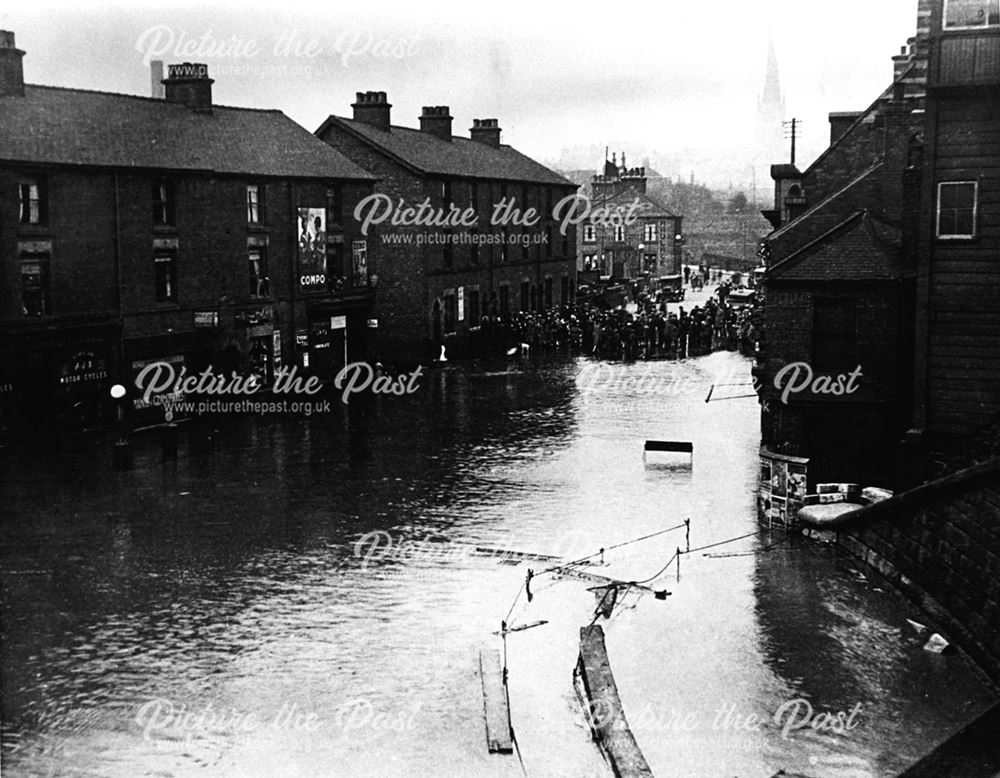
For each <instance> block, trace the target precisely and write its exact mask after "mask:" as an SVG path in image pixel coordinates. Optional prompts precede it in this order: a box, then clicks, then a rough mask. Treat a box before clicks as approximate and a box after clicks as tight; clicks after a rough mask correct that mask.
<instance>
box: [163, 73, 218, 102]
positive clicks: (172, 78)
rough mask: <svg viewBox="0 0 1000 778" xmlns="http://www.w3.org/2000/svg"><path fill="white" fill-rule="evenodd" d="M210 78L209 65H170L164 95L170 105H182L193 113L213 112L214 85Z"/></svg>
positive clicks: (165, 80) (164, 83) (164, 84)
mask: <svg viewBox="0 0 1000 778" xmlns="http://www.w3.org/2000/svg"><path fill="white" fill-rule="evenodd" d="M214 83H215V82H214V81H213V80H212V79H210V78H209V77H208V65H204V64H202V63H200V62H183V63H181V64H180V65H168V66H167V77H166V78H165V79H164V80H163V86H164V94H165V95H166V98H167V102H168V103H182V104H183V105H186V106H187V107H188V108H190V109H191V110H193V111H202V112H205V113H210V112H211V111H212V84H214Z"/></svg>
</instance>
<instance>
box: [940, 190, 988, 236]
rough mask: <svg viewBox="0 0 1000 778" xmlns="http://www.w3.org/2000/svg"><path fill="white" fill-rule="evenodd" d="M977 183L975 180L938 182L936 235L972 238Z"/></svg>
mask: <svg viewBox="0 0 1000 778" xmlns="http://www.w3.org/2000/svg"><path fill="white" fill-rule="evenodd" d="M978 189H979V185H978V184H977V183H976V182H975V181H945V182H942V183H940V184H938V207H937V236H938V237H939V238H974V237H975V236H976V206H977V199H978V194H979V192H978Z"/></svg>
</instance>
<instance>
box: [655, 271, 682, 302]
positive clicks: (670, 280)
mask: <svg viewBox="0 0 1000 778" xmlns="http://www.w3.org/2000/svg"><path fill="white" fill-rule="evenodd" d="M659 290H660V292H661V293H662V294H661V299H663V300H666V301H667V302H670V303H679V302H681V301H682V300H683V299H684V276H682V275H676V276H660V279H659Z"/></svg>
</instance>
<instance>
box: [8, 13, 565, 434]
mask: <svg viewBox="0 0 1000 778" xmlns="http://www.w3.org/2000/svg"><path fill="white" fill-rule="evenodd" d="M24 56H25V52H24V51H22V50H20V49H18V48H17V47H16V45H15V39H14V34H13V33H12V32H8V31H0V329H2V332H3V338H2V345H0V427H2V426H4V425H6V424H10V422H11V420H12V419H14V418H19V419H32V420H38V419H42V420H51V421H55V422H57V423H58V424H59V425H60V426H78V427H90V426H96V425H100V424H102V423H105V422H107V421H108V420H109V419H110V417H111V413H112V411H113V408H112V407H111V405H110V399H109V388H110V387H111V386H112V385H113V384H116V383H122V384H124V385H126V386H128V385H129V384H130V381H131V379H132V378H133V377H134V376H135V375H136V374H137V373H138V371H140V370H141V369H142V368H143V367H144V366H145V365H147V364H149V363H150V362H152V361H166V362H169V363H171V364H172V365H175V366H176V367H177V368H178V369H180V368H186V369H187V371H188V372H189V373H197V372H201V371H202V370H204V369H206V368H207V367H209V366H212V367H213V369H215V371H216V372H219V371H221V372H224V373H225V374H229V373H231V372H233V371H236V372H239V373H247V372H254V373H256V374H258V375H260V376H262V377H263V378H265V380H270V379H271V378H272V377H273V376H274V374H275V372H276V371H278V370H280V369H281V368H282V367H286V368H287V367H290V366H295V367H296V368H297V369H298V370H299V371H300V372H307V373H310V374H313V375H317V376H319V377H320V378H322V379H329V378H331V377H332V376H333V375H334V374H335V372H336V371H337V370H338V369H339V368H340V367H341V366H342V365H343V364H344V363H345V361H347V362H352V361H356V360H362V359H364V360H369V361H375V360H380V361H382V362H385V363H387V364H392V363H398V364H403V363H415V362H419V361H423V360H425V359H427V358H428V357H430V356H437V355H438V354H439V353H440V348H441V346H445V347H446V348H447V349H448V350H449V352H451V353H455V352H461V351H462V350H463V348H465V347H467V345H468V343H469V340H470V338H471V337H474V335H475V333H476V330H477V329H478V328H479V327H480V324H481V321H482V319H483V317H484V316H501V315H512V314H515V313H517V312H521V311H540V310H543V309H545V308H549V307H553V306H558V305H561V304H566V303H568V302H570V301H571V300H572V299H573V298H574V295H575V286H576V275H575V273H576V232H575V230H576V228H575V226H573V225H570V226H569V227H568V229H560V225H559V224H557V223H556V222H555V221H554V219H553V218H552V214H553V207H552V204H553V203H557V202H559V201H560V200H561V199H563V198H565V197H567V196H568V195H572V194H574V193H575V192H576V186H575V185H574V184H572V183H571V182H570V181H568V180H566V179H564V178H563V177H562V176H560V175H558V174H556V173H554V172H553V171H551V170H549V169H547V168H545V167H544V166H543V165H541V164H539V163H537V162H535V161H534V160H532V159H530V158H528V157H527V156H525V155H523V154H521V153H520V152H518V151H517V150H515V149H513V148H511V147H510V146H508V145H505V144H503V143H501V140H500V135H501V129H500V126H499V124H498V122H497V120H496V119H477V120H475V121H474V122H473V127H472V128H471V130H470V136H469V137H458V136H455V135H453V134H452V117H451V115H450V112H449V108H448V107H447V106H429V107H426V108H424V109H423V114H422V115H421V116H420V117H419V125H420V126H419V129H415V128H410V127H405V126H399V125H397V124H394V123H393V121H392V117H391V105H390V104H389V102H388V99H387V96H386V94H385V93H384V92H362V93H358V95H357V101H356V102H355V103H354V104H353V106H352V109H353V114H352V115H351V116H349V117H342V116H330V117H329V118H328V119H327V120H326V121H325V122H323V124H322V126H321V127H320V128H319V129H318V130H317V131H316V132H315V133H311V132H309V131H308V130H306V129H304V128H302V127H300V126H299V125H297V124H296V123H295V122H293V121H292V120H290V119H289V118H288V117H286V116H285V115H284V114H282V113H281V112H280V111H276V110H257V109H246V108H234V107H229V106H221V105H217V104H215V102H214V101H213V98H212V84H213V83H214V82H213V80H212V79H211V77H210V75H209V73H208V69H207V67H206V66H205V65H203V64H198V63H181V64H176V65H171V66H169V68H168V73H167V77H166V78H163V79H162V83H161V79H160V78H158V77H154V84H153V96H152V97H139V96H133V95H125V94H113V93H107V92H98V91H89V90H82V89H68V88H61V87H53V86H39V85H33V84H30V83H25V79H24V67H23V59H24ZM154 64H155V63H154ZM376 195H381V196H382V197H383V200H382V201H380V203H381V205H384V204H385V202H386V198H389V199H390V200H391V203H392V205H393V206H400V207H409V206H418V205H420V204H421V203H425V204H426V205H425V207H426V208H428V209H431V210H433V211H434V212H436V213H452V212H454V211H455V210H463V211H464V210H465V209H467V208H471V209H472V210H473V211H474V212H475V213H476V214H478V215H479V216H480V217H482V218H480V219H479V220H478V222H477V226H476V227H473V228H471V229H464V228H463V229H451V228H450V227H445V228H438V227H428V226H426V225H409V226H400V225H398V224H395V225H393V224H391V221H392V220H391V219H388V220H384V221H383V222H382V223H375V224H371V225H365V224H364V223H363V222H362V221H359V219H358V218H356V213H355V210H356V209H357V208H358V207H359V205H360V206H361V207H362V209H364V208H370V207H373V205H375V204H376V203H375V201H374V196H376ZM501 200H506V201H507V202H508V203H509V205H510V208H511V209H512V210H514V209H517V210H520V211H522V212H523V211H524V210H525V209H527V208H529V207H533V208H535V209H536V211H537V212H538V213H539V214H540V215H541V218H540V220H539V221H538V222H537V223H534V224H529V225H519V224H514V223H512V220H507V221H500V222H499V223H494V220H493V219H492V218H491V217H492V213H491V211H492V209H493V207H494V205H495V204H496V203H499V202H501ZM374 221H376V222H378V221H379V220H378V219H375V220H374ZM128 400H129V403H130V404H129V407H130V408H131V410H133V411H137V412H142V411H144V410H145V409H144V408H143V407H142V406H143V402H142V399H141V398H128ZM32 423H35V421H32Z"/></svg>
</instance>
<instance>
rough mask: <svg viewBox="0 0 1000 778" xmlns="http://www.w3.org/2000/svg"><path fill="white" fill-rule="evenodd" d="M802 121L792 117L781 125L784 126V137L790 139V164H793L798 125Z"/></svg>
mask: <svg viewBox="0 0 1000 778" xmlns="http://www.w3.org/2000/svg"><path fill="white" fill-rule="evenodd" d="M801 123H802V122H801V121H799V120H798V119H792V120H791V121H790V122H782V123H781V124H782V126H783V127H784V128H785V137H786V138H791V139H792V164H793V165H794V164H795V140H796V138H797V137H798V127H799V125H800V124H801Z"/></svg>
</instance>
